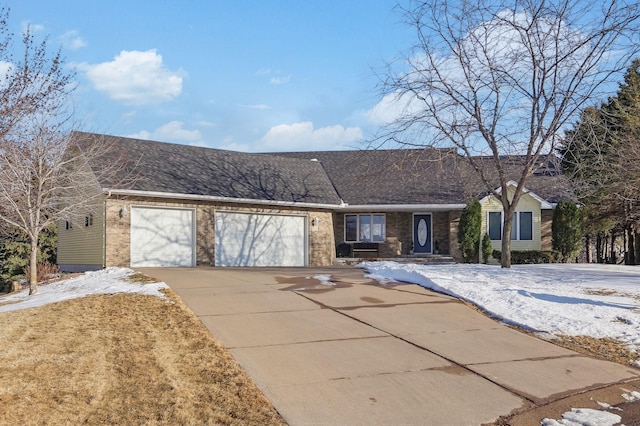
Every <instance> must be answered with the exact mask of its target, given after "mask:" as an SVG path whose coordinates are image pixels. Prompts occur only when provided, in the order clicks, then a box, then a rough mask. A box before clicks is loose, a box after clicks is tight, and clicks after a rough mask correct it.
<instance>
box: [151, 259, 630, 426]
mask: <svg viewBox="0 0 640 426" xmlns="http://www.w3.org/2000/svg"><path fill="white" fill-rule="evenodd" d="M141 271H142V272H144V273H146V274H148V275H151V276H154V277H156V278H157V279H159V280H162V281H165V282H166V283H167V284H169V285H170V286H171V288H172V289H173V290H174V291H176V292H177V293H178V294H179V295H180V297H181V298H182V299H183V300H184V301H185V303H186V304H187V305H188V306H189V307H190V308H191V309H192V310H193V311H194V313H195V314H196V315H197V316H198V317H199V318H200V319H201V320H202V322H203V323H204V324H205V325H206V326H207V328H208V329H209V330H210V331H211V333H212V334H213V335H214V336H215V337H216V338H217V339H218V340H219V341H220V342H221V343H222V344H223V345H224V346H225V347H226V348H228V350H229V351H230V352H231V353H232V355H233V356H234V357H235V358H236V360H237V361H238V363H239V364H240V365H241V366H242V367H243V368H244V369H245V370H246V371H247V372H248V374H249V376H250V377H251V378H252V379H253V380H254V381H255V383H256V384H257V385H258V387H259V388H260V389H261V390H262V391H263V392H264V394H265V395H266V396H267V398H268V399H269V400H270V401H271V402H272V403H273V405H274V406H275V407H276V409H277V410H278V411H279V412H280V414H281V415H282V416H283V417H284V419H285V420H286V421H287V422H288V423H289V424H290V425H304V424H343V425H357V424H363V425H364V424H367V425H371V424H394V425H395V424H416V425H418V424H420V425H425V424H428V425H466V424H468V425H478V424H482V423H487V422H493V421H495V420H496V419H497V418H499V417H500V416H507V415H510V414H513V413H516V414H518V413H522V414H519V415H517V416H515V417H512V418H511V419H510V421H509V424H514V425H515V424H539V420H540V419H541V418H543V417H542V416H544V417H546V416H556V417H555V418H560V414H561V413H562V412H564V411H567V410H569V409H570V408H571V406H575V405H573V404H574V403H576V398H582V399H585V402H584V404H586V403H588V402H589V398H591V399H593V395H597V396H598V397H599V398H609V399H605V401H606V402H608V403H610V404H616V403H619V402H623V401H622V400H621V394H622V393H623V391H624V390H626V391H630V390H638V391H640V371H639V370H637V369H633V368H630V367H625V366H622V365H619V364H615V363H610V362H605V361H600V360H596V359H592V358H588V357H585V356H582V355H579V354H577V353H575V352H572V351H569V350H566V349H563V348H560V347H558V346H555V345H553V344H551V343H548V342H544V341H542V340H538V339H536V338H533V337H530V336H528V335H525V334H522V333H519V332H517V331H514V330H512V329H510V328H508V327H505V326H503V325H501V324H500V323H497V322H495V321H493V320H491V319H489V318H487V317H486V316H484V315H483V314H481V313H479V312H477V311H475V310H474V309H472V308H470V307H469V306H467V305H465V304H463V303H462V302H460V301H458V300H456V299H453V298H451V297H448V296H444V295H441V294H437V293H434V292H431V291H428V290H425V289H423V288H421V287H419V286H416V285H408V284H405V285H397V286H381V285H379V284H378V283H377V282H374V281H371V280H369V279H366V278H364V276H363V273H362V270H360V269H357V268H349V267H344V268H315V269H314V268H304V269H303V268H260V269H255V268H254V269H231V268H224V269H214V268H197V269H173V268H141ZM321 274H330V275H331V280H332V282H333V284H334V285H326V284H323V283H322V282H321V281H320V280H318V279H315V278H313V277H314V276H318V275H321ZM589 391H591V393H589ZM567 397H569V398H567ZM572 398H573V399H572ZM600 400H603V399H600ZM580 403H582V402H580ZM591 403H592V405H593V404H595V399H594V400H592V401H591ZM563 410H564V411H563ZM519 422H520V423H519ZM530 422H533V423H530ZM535 422H538V423H535Z"/></svg>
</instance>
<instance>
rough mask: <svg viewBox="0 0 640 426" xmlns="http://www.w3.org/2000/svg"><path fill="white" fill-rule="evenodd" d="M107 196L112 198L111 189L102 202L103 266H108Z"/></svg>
mask: <svg viewBox="0 0 640 426" xmlns="http://www.w3.org/2000/svg"><path fill="white" fill-rule="evenodd" d="M107 198H111V191H110V190H109V191H107V196H106V198H105V199H104V201H103V202H102V267H103V268H106V267H107Z"/></svg>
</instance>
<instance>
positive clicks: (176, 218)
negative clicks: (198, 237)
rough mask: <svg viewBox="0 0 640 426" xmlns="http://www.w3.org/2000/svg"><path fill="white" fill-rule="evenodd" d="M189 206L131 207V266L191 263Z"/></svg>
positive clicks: (191, 222)
mask: <svg viewBox="0 0 640 426" xmlns="http://www.w3.org/2000/svg"><path fill="white" fill-rule="evenodd" d="M193 259H194V221H193V210H178V209H159V208H141V207H134V208H132V209H131V266H134V267H136V266H137V267H142V266H193Z"/></svg>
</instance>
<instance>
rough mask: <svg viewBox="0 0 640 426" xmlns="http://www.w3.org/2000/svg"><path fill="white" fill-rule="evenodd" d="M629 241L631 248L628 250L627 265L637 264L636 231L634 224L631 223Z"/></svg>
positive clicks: (628, 231)
mask: <svg viewBox="0 0 640 426" xmlns="http://www.w3.org/2000/svg"><path fill="white" fill-rule="evenodd" d="M627 241H628V245H629V248H628V250H627V260H628V263H627V265H636V241H635V232H634V231H633V226H631V225H629V227H628V228H627Z"/></svg>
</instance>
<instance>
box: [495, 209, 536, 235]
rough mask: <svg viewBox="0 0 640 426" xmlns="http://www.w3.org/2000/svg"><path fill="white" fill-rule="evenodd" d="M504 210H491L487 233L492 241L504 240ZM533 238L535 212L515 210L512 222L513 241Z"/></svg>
mask: <svg viewBox="0 0 640 426" xmlns="http://www.w3.org/2000/svg"><path fill="white" fill-rule="evenodd" d="M502 225H503V221H502V212H489V214H488V217H487V228H488V229H487V233H488V234H489V238H491V240H492V241H499V240H502ZM532 240H533V212H515V213H514V214H513V223H512V224H511V241H532Z"/></svg>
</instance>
